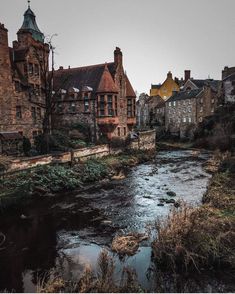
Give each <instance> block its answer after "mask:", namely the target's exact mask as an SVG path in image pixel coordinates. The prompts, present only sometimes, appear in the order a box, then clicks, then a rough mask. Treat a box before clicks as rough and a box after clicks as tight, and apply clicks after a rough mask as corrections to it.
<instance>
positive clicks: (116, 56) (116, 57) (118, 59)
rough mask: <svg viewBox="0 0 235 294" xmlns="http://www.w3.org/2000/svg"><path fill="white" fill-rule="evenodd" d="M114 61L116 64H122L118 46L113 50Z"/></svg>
mask: <svg viewBox="0 0 235 294" xmlns="http://www.w3.org/2000/svg"><path fill="white" fill-rule="evenodd" d="M114 63H115V65H116V66H118V65H119V66H122V51H121V49H120V48H119V47H116V49H115V50H114Z"/></svg>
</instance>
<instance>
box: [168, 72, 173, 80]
mask: <svg viewBox="0 0 235 294" xmlns="http://www.w3.org/2000/svg"><path fill="white" fill-rule="evenodd" d="M167 78H168V79H172V73H171V72H170V71H168V73H167Z"/></svg>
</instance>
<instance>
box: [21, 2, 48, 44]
mask: <svg viewBox="0 0 235 294" xmlns="http://www.w3.org/2000/svg"><path fill="white" fill-rule="evenodd" d="M28 3H29V5H28V9H27V10H26V11H25V13H24V21H23V24H22V26H21V28H20V29H19V31H18V33H17V34H18V38H19V41H20V39H21V34H29V33H30V34H31V35H32V37H33V39H34V40H35V41H39V42H41V43H44V38H45V37H44V35H43V33H42V32H41V31H40V30H39V28H38V25H37V22H36V16H35V14H34V13H33V11H32V10H31V8H30V1H28Z"/></svg>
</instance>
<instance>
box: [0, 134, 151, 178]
mask: <svg viewBox="0 0 235 294" xmlns="http://www.w3.org/2000/svg"><path fill="white" fill-rule="evenodd" d="M155 146H156V132H155V130H151V131H146V132H140V133H139V139H138V140H135V141H133V142H132V143H131V149H134V150H154V149H155ZM121 152H123V149H121V148H114V149H112V148H110V146H109V145H108V144H105V145H98V146H94V147H87V148H82V149H77V150H73V151H71V152H63V153H56V154H51V155H42V156H35V157H30V158H17V159H9V161H8V167H7V169H6V170H5V171H3V172H1V171H0V176H1V175H4V174H8V173H14V172H18V171H23V170H27V169H30V168H34V167H36V166H40V165H48V164H55V163H57V164H65V163H68V164H71V163H72V162H73V163H77V162H79V161H86V160H87V159H89V158H100V157H104V156H107V155H110V154H113V155H114V154H119V153H121Z"/></svg>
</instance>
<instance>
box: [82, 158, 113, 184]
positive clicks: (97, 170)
mask: <svg viewBox="0 0 235 294" xmlns="http://www.w3.org/2000/svg"><path fill="white" fill-rule="evenodd" d="M108 174H109V170H108V167H107V166H106V165H105V164H104V163H102V162H101V161H100V160H97V159H90V160H88V161H86V162H85V163H84V165H83V169H82V175H81V178H82V181H83V182H94V181H97V180H100V179H102V178H104V177H106V176H108Z"/></svg>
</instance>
